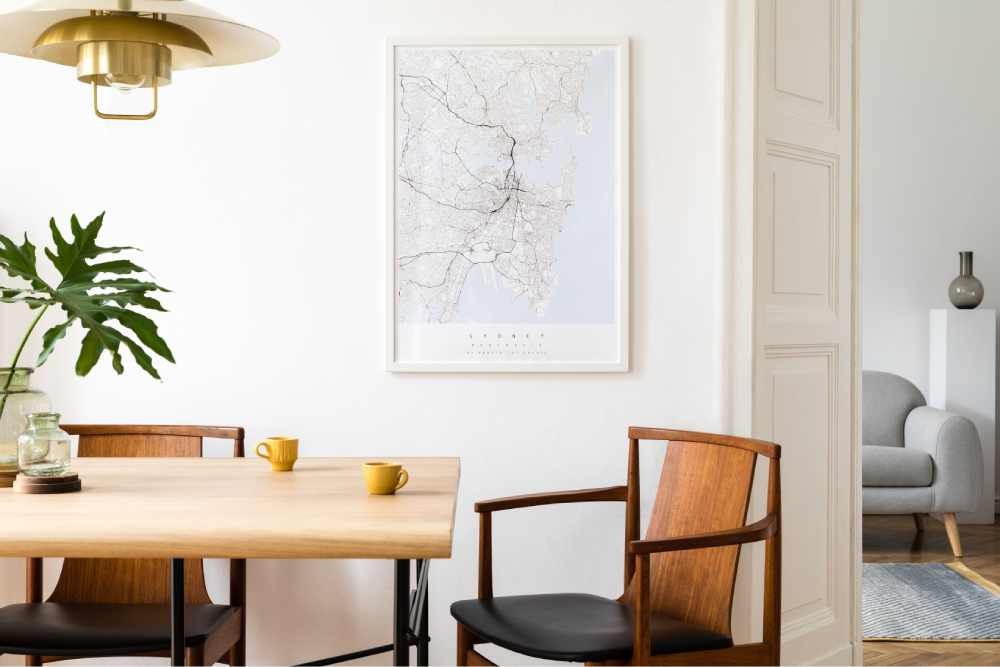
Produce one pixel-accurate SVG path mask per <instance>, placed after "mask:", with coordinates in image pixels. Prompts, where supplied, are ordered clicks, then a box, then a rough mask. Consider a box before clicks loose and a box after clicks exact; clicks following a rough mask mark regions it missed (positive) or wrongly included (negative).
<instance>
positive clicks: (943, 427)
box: [905, 407, 983, 512]
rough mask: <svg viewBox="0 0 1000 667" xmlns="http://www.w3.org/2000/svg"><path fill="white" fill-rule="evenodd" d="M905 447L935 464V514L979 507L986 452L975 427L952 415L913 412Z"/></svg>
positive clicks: (930, 410)
mask: <svg viewBox="0 0 1000 667" xmlns="http://www.w3.org/2000/svg"><path fill="white" fill-rule="evenodd" d="M905 444H906V447H907V448H908V449H917V450H920V451H923V452H926V453H927V454H929V455H930V457H931V458H932V459H933V460H934V482H933V485H932V486H933V489H934V508H933V509H932V510H931V511H933V512H968V511H972V510H974V509H976V508H977V507H978V506H979V497H980V495H981V494H982V489H983V450H982V446H981V444H980V440H979V432H978V431H977V430H976V425H975V424H973V423H972V422H971V421H970V420H969V419H967V418H965V417H962V416H960V415H957V414H955V413H953V412H946V411H945V410H938V409H935V408H928V407H920V408H916V409H914V410H913V411H912V412H910V414H909V415H908V416H907V418H906V426H905Z"/></svg>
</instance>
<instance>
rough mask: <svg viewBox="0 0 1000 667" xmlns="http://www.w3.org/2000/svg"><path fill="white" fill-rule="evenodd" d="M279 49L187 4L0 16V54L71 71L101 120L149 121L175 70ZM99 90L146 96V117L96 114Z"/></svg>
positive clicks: (52, 4) (26, 9)
mask: <svg viewBox="0 0 1000 667" xmlns="http://www.w3.org/2000/svg"><path fill="white" fill-rule="evenodd" d="M278 49H279V45H278V41H277V40H276V39H275V38H273V37H271V36H270V35H268V34H266V33H264V32H261V31H259V30H256V29H254V28H251V27H249V26H246V25H243V24H240V23H237V22H235V21H233V20H232V19H228V18H226V17H224V16H222V15H221V14H217V13H215V12H213V11H211V10H209V9H206V8H204V7H201V6H199V5H197V4H195V3H193V2H188V0H36V1H34V2H30V3H28V4H27V5H24V6H22V7H20V8H18V9H14V10H10V11H8V12H5V13H0V53H9V54H12V55H17V56H23V57H26V58H35V59H38V60H46V61H48V62H52V63H56V64H59V65H67V66H70V67H75V68H76V69H77V78H78V79H79V80H80V81H82V82H84V83H87V84H89V85H91V86H92V87H93V90H94V95H93V96H94V110H95V111H96V113H97V115H98V116H100V117H102V118H111V119H125V120H145V119H149V118H152V117H153V116H155V115H156V111H157V108H158V105H159V99H158V98H159V95H158V90H159V88H161V87H163V86H165V85H169V84H170V82H171V80H172V78H173V71H174V70H181V69H193V68H196V67H214V66H220V65H238V64H241V63H247V62H252V61H254V60H261V59H263V58H268V57H270V56H272V55H274V54H275V53H277V52H278ZM102 86H112V87H114V88H118V89H120V90H124V91H128V90H132V89H135V88H151V89H152V91H153V110H152V111H151V112H150V113H147V114H142V115H127V116H126V115H115V114H105V113H102V112H101V110H100V108H99V107H98V103H97V100H98V96H97V89H98V87H102Z"/></svg>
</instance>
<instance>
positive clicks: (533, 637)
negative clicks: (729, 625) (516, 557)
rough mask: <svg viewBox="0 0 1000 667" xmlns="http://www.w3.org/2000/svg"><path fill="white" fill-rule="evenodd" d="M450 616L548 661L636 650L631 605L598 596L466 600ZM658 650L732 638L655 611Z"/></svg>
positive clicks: (710, 645)
mask: <svg viewBox="0 0 1000 667" xmlns="http://www.w3.org/2000/svg"><path fill="white" fill-rule="evenodd" d="M451 615H452V616H454V617H455V619H456V620H457V621H458V622H459V623H461V624H462V625H464V626H465V627H467V628H468V629H469V630H471V631H472V632H473V633H474V634H475V635H477V636H478V637H479V638H481V639H484V640H486V641H489V642H492V643H494V644H496V645H498V646H502V647H504V648H507V649H510V650H512V651H516V652H518V653H522V654H524V655H530V656H534V657H536V658H544V659H546V660H563V661H568V662H600V661H603V660H615V659H623V658H628V657H629V656H630V655H632V636H633V630H632V627H633V626H632V609H631V608H630V607H628V606H627V605H624V604H621V603H619V602H615V601H614V600H608V599H607V598H602V597H598V596H596V595H582V594H575V593H567V594H558V595H516V596H510V597H498V598H493V599H490V600H463V601H461V602H456V603H455V604H453V605H452V606H451ZM650 634H651V635H652V644H653V650H652V653H653V655H657V654H664V653H683V652H685V651H702V650H711V649H719V648H729V647H731V646H732V645H733V641H732V638H731V637H727V636H725V635H721V634H719V633H716V632H712V631H710V630H705V629H703V628H699V627H696V626H693V625H688V624H687V623H681V622H680V621H677V620H675V619H672V618H670V617H668V616H664V615H662V614H655V613H654V614H653V617H652V622H651V627H650Z"/></svg>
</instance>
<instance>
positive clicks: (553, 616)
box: [451, 427, 781, 665]
mask: <svg viewBox="0 0 1000 667" xmlns="http://www.w3.org/2000/svg"><path fill="white" fill-rule="evenodd" d="M640 440H666V441H669V443H670V444H669V445H668V447H667V454H666V458H665V459H664V463H663V470H662V472H661V475H660V484H659V490H658V492H657V496H656V502H655V505H654V506H653V513H652V517H651V520H650V524H649V528H648V530H647V533H646V539H644V540H642V539H639V441H640ZM758 454H760V455H762V456H765V457H767V458H768V459H769V460H770V470H769V476H768V499H767V515H766V516H765V517H764V518H763V519H761V520H760V521H757V522H756V523H754V524H752V525H749V526H748V525H746V516H747V509H748V506H749V501H750V491H751V487H752V486H753V474H754V467H755V464H756V461H757V455H758ZM780 454H781V448H780V447H778V446H777V445H775V444H772V443H769V442H763V441H760V440H750V439H746V438H736V437H731V436H725V435H710V434H705V433H688V432H683V431H669V430H664V429H652V428H636V427H632V428H630V429H629V453H628V484H627V486H614V487H610V488H606V489H589V490H584V491H565V492H555V493H539V494H535V495H528V496H517V497H513V498H501V499H498V500H489V501H484V502H479V503H476V506H475V510H476V512H477V513H479V522H480V523H479V526H480V535H479V597H478V599H475V600H464V601H462V602H456V603H455V604H453V605H452V607H451V613H452V616H454V617H455V619H456V620H457V621H458V660H457V664H459V665H491V664H493V663H491V662H490V661H489V660H487V659H486V658H485V657H484V656H483V655H482V654H481V653H479V652H478V651H476V650H475V646H476V645H477V644H485V643H492V644H496V645H498V646H502V647H504V648H507V649H510V650H513V651H517V652H518V653H521V654H523V655H529V656H533V657H536V658H544V659H548V660H564V661H572V662H586V663H591V664H633V665H742V664H747V665H751V664H752V665H777V664H779V661H780V650H781V638H780V605H781V483H780V477H779V469H778V461H779V458H780ZM603 501H623V502H625V504H626V505H625V508H626V509H625V590H624V593H623V594H622V596H621V597H620V598H618V599H617V600H610V599H607V598H601V597H597V596H593V595H578V594H557V595H520V596H511V597H494V596H493V574H492V567H493V557H492V529H491V526H492V516H493V513H494V512H499V511H502V510H510V509H517V508H521V507H536V506H539V505H553V504H558V503H586V502H603ZM761 540H766V547H765V565H764V581H765V584H764V585H765V589H764V624H763V628H764V631H763V641H760V642H756V643H751V644H744V645H739V646H734V645H733V642H732V636H731V630H730V617H731V614H732V604H733V587H734V585H735V581H736V566H737V561H738V558H739V551H740V545H741V544H745V543H748V542H759V541H761Z"/></svg>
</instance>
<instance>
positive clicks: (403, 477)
mask: <svg viewBox="0 0 1000 667" xmlns="http://www.w3.org/2000/svg"><path fill="white" fill-rule="evenodd" d="M409 481H410V473H408V472H406V469H405V468H400V469H399V476H398V477H396V488H395V489H394V491H399V490H400V489H401V488H403V487H404V486H406V483H407V482H409Z"/></svg>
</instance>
